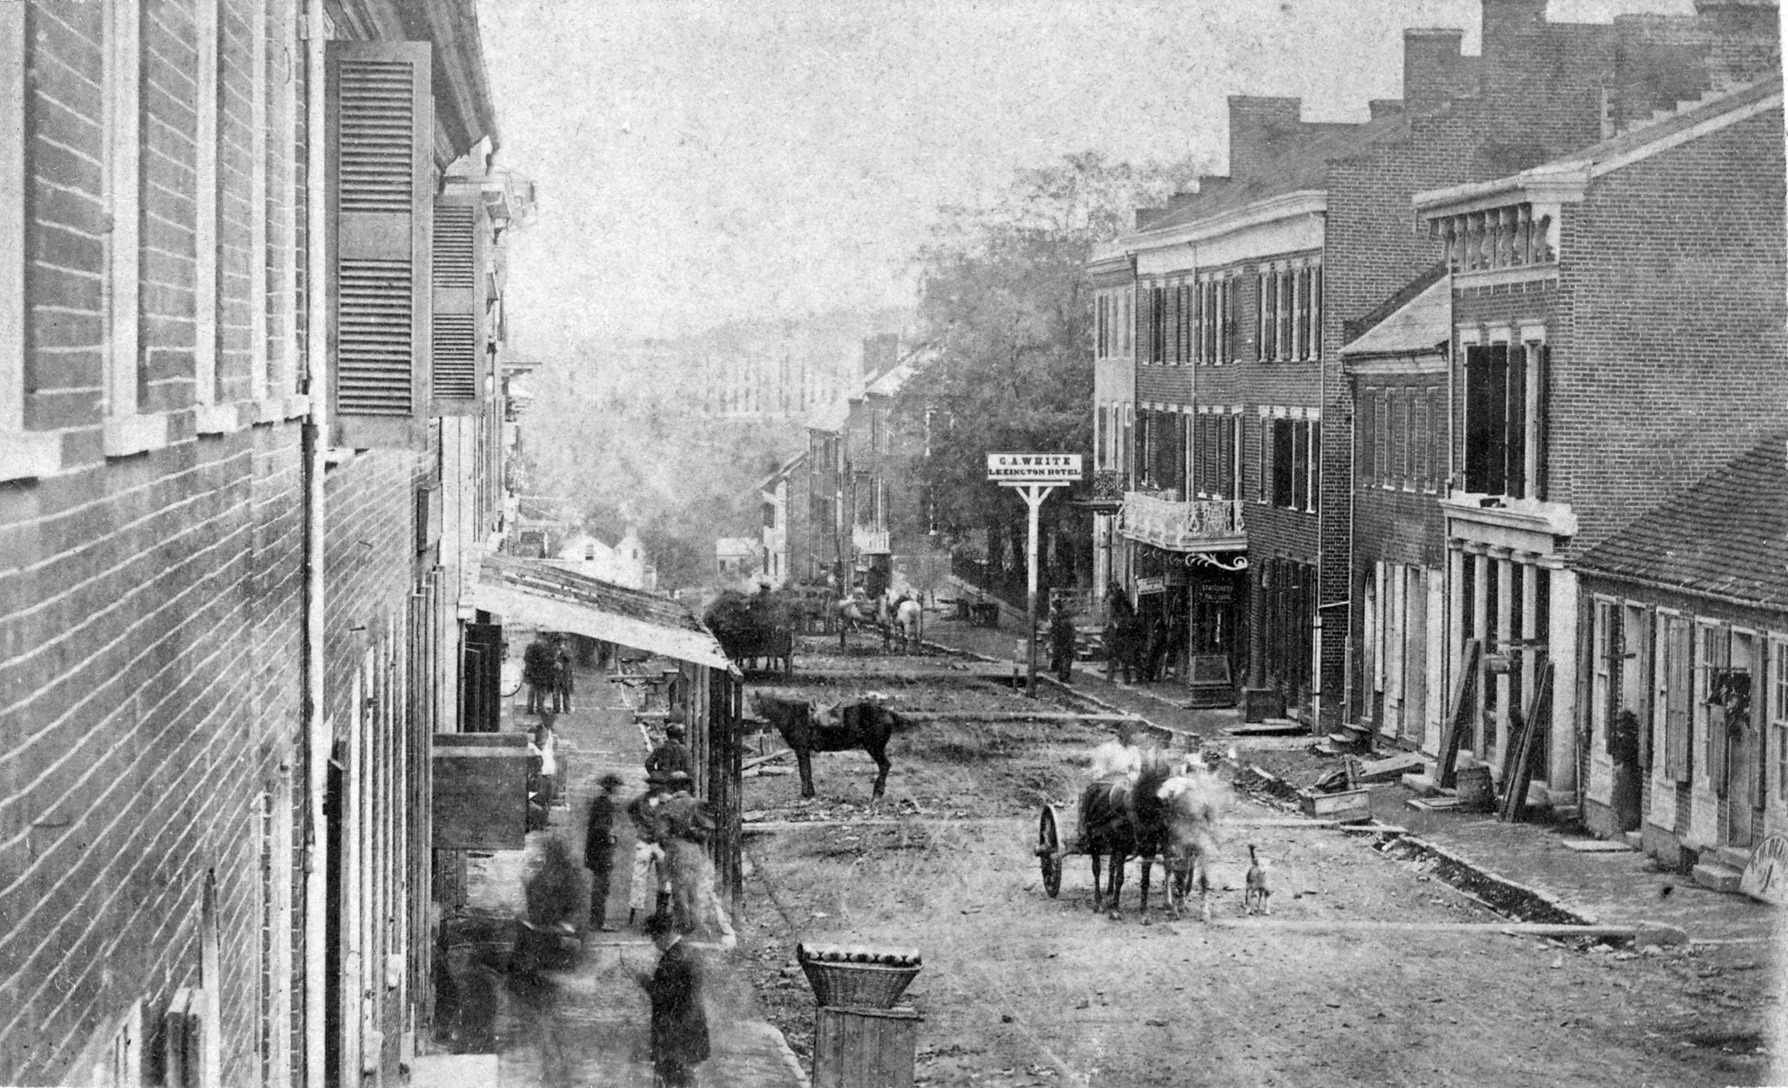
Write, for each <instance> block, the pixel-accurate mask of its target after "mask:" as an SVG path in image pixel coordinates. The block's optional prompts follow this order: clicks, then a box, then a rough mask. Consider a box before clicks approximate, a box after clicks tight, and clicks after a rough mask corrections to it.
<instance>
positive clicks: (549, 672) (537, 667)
mask: <svg viewBox="0 0 1788 1088" xmlns="http://www.w3.org/2000/svg"><path fill="white" fill-rule="evenodd" d="M522 681H523V682H524V683H526V684H527V685H528V713H530V714H538V713H540V712H541V711H542V710H544V709H545V708H546V702H547V699H548V698H549V697H550V694H551V692H552V690H553V650H552V647H551V646H549V645H547V643H546V640H545V639H544V638H542V637H540V636H538V635H536V636H535V638H534V640H533V641H532V642H530V643H528V648H527V649H526V650H523V651H522Z"/></svg>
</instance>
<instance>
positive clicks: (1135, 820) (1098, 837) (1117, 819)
mask: <svg viewBox="0 0 1788 1088" xmlns="http://www.w3.org/2000/svg"><path fill="white" fill-rule="evenodd" d="M1173 771H1174V769H1173V767H1172V765H1171V764H1169V763H1167V762H1166V761H1164V760H1156V761H1152V762H1150V763H1148V764H1147V765H1145V766H1144V767H1143V769H1142V773H1141V774H1140V775H1138V776H1137V777H1136V779H1135V780H1134V781H1131V780H1130V779H1128V778H1124V777H1118V776H1113V777H1109V778H1101V779H1099V780H1098V781H1097V782H1094V783H1093V784H1091V785H1089V786H1088V787H1087V788H1086V789H1084V790H1082V791H1081V793H1080V849H1081V851H1083V852H1084V853H1086V854H1087V855H1088V856H1089V857H1091V858H1092V861H1093V910H1094V911H1095V912H1097V911H1102V910H1104V909H1106V907H1105V900H1106V897H1107V896H1109V897H1110V899H1111V918H1112V920H1113V921H1116V920H1117V919H1118V917H1119V916H1120V915H1119V907H1118V900H1119V897H1120V895H1121V894H1122V892H1123V890H1124V863H1125V862H1126V861H1128V860H1129V859H1130V858H1137V859H1139V860H1140V861H1141V862H1142V924H1143V925H1148V924H1149V923H1150V921H1151V919H1150V917H1149V877H1150V875H1151V869H1152V867H1153V865H1154V863H1155V859H1156V858H1157V857H1161V858H1163V859H1164V860H1165V859H1166V857H1167V856H1168V854H1169V851H1168V849H1167V847H1168V845H1169V842H1170V840H1177V839H1178V838H1180V836H1177V835H1170V832H1171V831H1173V830H1175V825H1176V824H1177V823H1179V822H1181V817H1180V815H1179V813H1178V811H1177V810H1176V807H1175V806H1174V805H1173V804H1172V803H1171V801H1170V800H1169V799H1164V798H1163V797H1162V796H1161V793H1162V789H1161V788H1162V787H1163V786H1165V785H1166V784H1167V782H1168V780H1169V779H1171V778H1173ZM1102 860H1104V861H1109V863H1110V865H1111V875H1110V877H1109V880H1108V882H1107V885H1106V886H1104V887H1101V885H1100V882H1099V869H1100V862H1101V861H1102ZM1164 871H1166V870H1164ZM1169 890H1170V891H1171V889H1169ZM1170 905H1171V903H1170Z"/></svg>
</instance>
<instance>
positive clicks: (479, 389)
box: [429, 189, 489, 416]
mask: <svg viewBox="0 0 1788 1088" xmlns="http://www.w3.org/2000/svg"><path fill="white" fill-rule="evenodd" d="M487 233H488V228H487V227H486V225H485V220H484V203H483V201H481V200H480V199H479V198H478V193H477V191H476V190H470V191H465V190H458V189H456V190H454V191H450V192H447V193H444V194H442V195H441V196H438V197H436V198H435V224H434V242H433V252H434V261H433V281H434V282H433V291H434V307H433V311H434V312H433V332H432V335H431V337H430V344H431V348H432V350H431V353H430V354H431V358H430V366H429V369H430V386H431V388H432V392H433V406H432V414H434V415H437V416H457V415H477V414H478V412H479V411H480V409H481V407H482V406H483V404H484V387H485V378H486V374H485V370H486V367H487V364H486V362H485V344H486V343H487V342H488V340H489V337H488V334H487V332H486V328H485V313H486V310H485V306H484V301H485V300H484V294H485V292H484V283H483V279H484V277H483V274H482V269H483V268H484V265H485V254H484V239H485V235H486V234H487Z"/></svg>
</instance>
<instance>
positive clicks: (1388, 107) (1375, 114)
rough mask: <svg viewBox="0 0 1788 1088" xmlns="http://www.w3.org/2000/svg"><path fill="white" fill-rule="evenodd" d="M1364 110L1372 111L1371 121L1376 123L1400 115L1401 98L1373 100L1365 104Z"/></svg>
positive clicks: (1401, 108)
mask: <svg viewBox="0 0 1788 1088" xmlns="http://www.w3.org/2000/svg"><path fill="white" fill-rule="evenodd" d="M1366 108H1367V109H1369V110H1371V111H1372V119H1373V120H1374V121H1377V120H1379V119H1380V118H1384V117H1395V116H1397V115H1398V114H1400V113H1402V112H1403V100H1402V99H1401V98H1374V99H1371V100H1370V101H1368V102H1367V103H1366Z"/></svg>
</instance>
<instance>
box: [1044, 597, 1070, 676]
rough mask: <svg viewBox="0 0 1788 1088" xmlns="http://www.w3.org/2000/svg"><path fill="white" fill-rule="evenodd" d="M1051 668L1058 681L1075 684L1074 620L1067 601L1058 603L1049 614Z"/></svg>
mask: <svg viewBox="0 0 1788 1088" xmlns="http://www.w3.org/2000/svg"><path fill="white" fill-rule="evenodd" d="M1049 668H1050V669H1051V671H1053V672H1054V673H1055V678H1056V679H1057V680H1060V681H1061V682H1062V683H1064V684H1071V683H1073V679H1072V676H1073V673H1074V619H1073V617H1072V616H1070V615H1069V614H1068V602H1067V601H1057V602H1056V603H1055V607H1054V608H1052V609H1050V612H1049Z"/></svg>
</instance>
